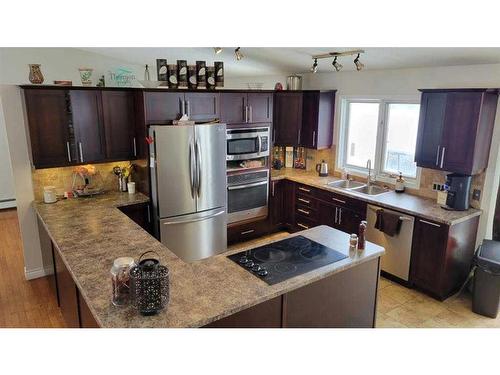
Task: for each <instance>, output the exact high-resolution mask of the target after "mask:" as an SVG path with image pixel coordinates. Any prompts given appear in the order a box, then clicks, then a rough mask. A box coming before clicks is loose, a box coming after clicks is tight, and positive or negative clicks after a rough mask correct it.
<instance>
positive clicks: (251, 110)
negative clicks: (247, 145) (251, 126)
mask: <svg viewBox="0 0 500 375" xmlns="http://www.w3.org/2000/svg"><path fill="white" fill-rule="evenodd" d="M248 108H250V122H253V108H252V106H249V107H248Z"/></svg>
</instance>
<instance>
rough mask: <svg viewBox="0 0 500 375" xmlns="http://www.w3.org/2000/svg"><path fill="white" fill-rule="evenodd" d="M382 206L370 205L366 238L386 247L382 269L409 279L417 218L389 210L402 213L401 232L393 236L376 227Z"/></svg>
mask: <svg viewBox="0 0 500 375" xmlns="http://www.w3.org/2000/svg"><path fill="white" fill-rule="evenodd" d="M381 209H382V207H377V206H373V205H371V204H370V205H368V208H367V213H366V221H367V224H368V227H367V228H366V239H367V240H368V241H370V242H373V243H375V244H377V245H380V246H382V247H384V249H385V255H384V256H383V257H382V258H380V259H381V269H382V271H385V272H387V273H389V274H391V275H394V276H396V277H398V278H399V279H401V280H404V281H408V278H409V275H410V258H411V244H412V239H413V225H414V223H415V218H414V217H412V216H408V215H404V214H401V213H399V212H397V211H392V210H388V209H387V208H384V209H383V210H384V211H386V212H392V213H395V214H399V215H400V220H401V228H400V230H399V233H398V234H396V235H395V236H393V237H391V236H388V235H386V234H385V233H383V232H381V231H379V230H378V229H376V228H375V222H376V221H377V211H378V210H381Z"/></svg>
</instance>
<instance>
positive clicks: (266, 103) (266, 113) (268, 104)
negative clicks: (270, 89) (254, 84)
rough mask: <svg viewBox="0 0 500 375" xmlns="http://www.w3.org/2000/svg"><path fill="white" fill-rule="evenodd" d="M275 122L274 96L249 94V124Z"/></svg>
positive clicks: (270, 94) (269, 94)
mask: <svg viewBox="0 0 500 375" xmlns="http://www.w3.org/2000/svg"><path fill="white" fill-rule="evenodd" d="M272 121H273V94H272V93H248V122H252V123H259V122H272Z"/></svg>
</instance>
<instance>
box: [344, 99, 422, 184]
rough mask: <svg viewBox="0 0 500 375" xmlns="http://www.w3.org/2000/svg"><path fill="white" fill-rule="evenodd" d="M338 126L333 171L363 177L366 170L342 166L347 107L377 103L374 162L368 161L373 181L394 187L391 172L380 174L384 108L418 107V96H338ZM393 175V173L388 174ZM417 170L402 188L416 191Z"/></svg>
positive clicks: (383, 150)
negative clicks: (402, 105)
mask: <svg viewBox="0 0 500 375" xmlns="http://www.w3.org/2000/svg"><path fill="white" fill-rule="evenodd" d="M340 100H341V105H340V127H339V132H338V142H337V145H338V148H337V163H336V169H337V171H341V170H342V169H345V170H347V171H348V172H349V173H350V174H353V175H355V176H359V177H365V178H366V177H367V176H368V169H367V168H366V167H358V166H354V165H348V164H347V163H346V160H347V155H346V152H347V150H348V146H347V141H348V140H347V136H348V134H347V131H348V123H349V104H350V103H379V113H378V123H377V138H376V141H375V142H376V143H375V159H374V160H372V176H374V177H375V179H376V180H377V181H381V182H386V183H391V184H394V182H395V181H394V177H391V173H389V172H386V171H384V165H383V163H384V153H385V150H386V147H387V142H386V136H387V134H388V118H387V116H388V112H389V111H388V110H387V109H388V105H389V104H419V105H420V98H419V97H418V96H369V95H366V96H342V97H341V98H340ZM392 176H394V174H392ZM420 176H421V168H420V167H417V171H416V177H410V176H404V175H403V177H404V178H405V181H406V185H407V187H409V188H415V189H418V188H419V187H420Z"/></svg>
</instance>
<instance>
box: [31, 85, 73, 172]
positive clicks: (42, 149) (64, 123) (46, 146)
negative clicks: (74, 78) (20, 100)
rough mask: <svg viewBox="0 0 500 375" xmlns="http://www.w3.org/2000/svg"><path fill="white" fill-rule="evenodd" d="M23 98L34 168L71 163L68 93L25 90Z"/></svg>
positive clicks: (62, 91) (63, 91) (47, 90)
mask: <svg viewBox="0 0 500 375" xmlns="http://www.w3.org/2000/svg"><path fill="white" fill-rule="evenodd" d="M24 97H25V103H26V112H27V119H28V129H29V139H30V142H31V154H32V163H33V165H34V167H35V168H46V167H58V166H65V165H70V164H72V163H73V156H72V154H71V142H72V139H71V137H70V128H69V125H70V114H69V112H68V103H69V98H68V92H67V91H66V90H50V89H46V90H45V89H26V90H24Z"/></svg>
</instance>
